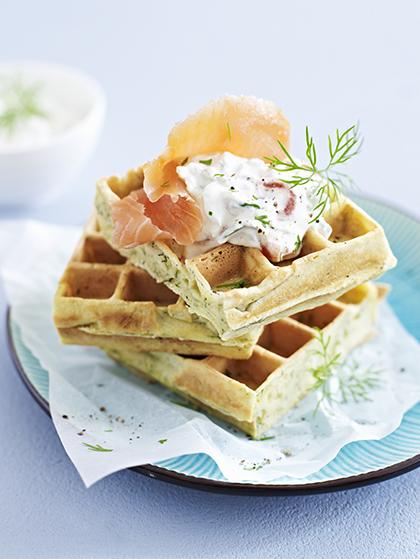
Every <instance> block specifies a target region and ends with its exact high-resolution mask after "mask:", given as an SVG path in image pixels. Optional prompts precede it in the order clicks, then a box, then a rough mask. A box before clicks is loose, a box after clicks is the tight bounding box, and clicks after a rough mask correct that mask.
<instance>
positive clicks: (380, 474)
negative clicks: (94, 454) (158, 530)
mask: <svg viewBox="0 0 420 559" xmlns="http://www.w3.org/2000/svg"><path fill="white" fill-rule="evenodd" d="M10 310H11V309H10V307H8V308H7V313H6V333H7V346H8V349H9V354H10V356H11V358H12V361H13V364H14V366H15V369H16V371H17V373H18V376H19V378H20V379H21V381H22V382H23V384H24V386H25V387H26V389H27V390H28V392H29V393H30V394H31V396H32V398H33V399H34V400H35V401H36V402H37V404H38V405H39V406H40V407H41V409H43V410H44V412H45V413H47V414H48V415H49V416H50V417H51V414H50V409H49V404H48V402H47V400H45V398H43V397H42V396H41V395H40V394H39V392H38V391H37V390H36V389H35V388H34V386H33V384H32V383H31V381H30V380H29V378H28V377H27V375H26V373H25V369H24V367H23V365H22V363H21V361H20V359H19V356H18V354H17V351H16V346H15V343H14V340H13V334H12V330H11V313H10ZM419 466H420V454H417V455H416V456H414V457H413V458H409V459H408V460H404V461H402V462H399V463H398V464H393V465H392V466H387V467H386V468H382V469H380V470H374V471H371V472H367V473H365V474H359V475H356V476H350V477H347V478H339V479H335V480H330V481H321V482H316V483H308V484H305V485H304V486H297V485H265V484H249V483H232V482H225V481H216V480H211V479H206V478H199V477H194V476H188V475H186V474H182V473H178V472H175V471H172V470H167V469H166V468H162V467H160V466H154V465H152V464H145V465H143V466H134V467H132V468H130V469H131V470H133V471H135V472H137V473H140V474H142V475H145V476H148V477H151V478H154V479H159V480H161V481H165V482H167V483H172V484H175V485H182V486H184V487H189V488H191V489H196V490H200V491H209V492H217V493H225V494H230V495H248V496H250V495H254V496H265V497H267V496H286V495H295V496H297V495H313V494H317V493H331V492H335V491H344V490H346V489H356V488H358V487H363V486H365V485H371V484H373V483H379V482H381V481H385V480H387V479H391V478H393V477H397V476H400V475H403V474H405V473H407V472H409V471H411V470H414V469H415V468H417V467H419Z"/></svg>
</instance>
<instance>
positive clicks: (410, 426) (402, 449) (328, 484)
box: [8, 196, 420, 495]
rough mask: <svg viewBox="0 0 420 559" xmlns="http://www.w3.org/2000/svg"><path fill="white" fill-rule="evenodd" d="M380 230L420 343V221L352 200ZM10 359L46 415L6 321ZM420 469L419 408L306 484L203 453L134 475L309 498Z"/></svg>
mask: <svg viewBox="0 0 420 559" xmlns="http://www.w3.org/2000/svg"><path fill="white" fill-rule="evenodd" d="M354 198H355V199H356V202H357V203H358V204H360V205H361V206H362V207H363V208H364V209H365V210H366V211H367V212H368V213H369V214H370V215H372V216H373V217H374V218H376V219H377V220H378V221H379V222H380V223H381V224H382V225H383V227H384V229H385V231H386V233H387V236H388V239H389V241H390V244H391V247H392V250H393V252H394V254H395V255H396V257H397V258H398V261H399V264H398V267H397V268H395V269H394V270H391V271H390V272H388V273H387V274H386V275H385V276H384V278H383V279H384V280H385V281H387V282H389V283H390V284H391V285H392V286H393V289H392V292H391V295H390V302H391V304H392V306H393V308H394V310H395V311H396V313H397V314H398V316H399V318H400V320H401V321H402V323H403V324H404V326H405V327H406V328H407V330H408V331H409V332H410V333H411V334H412V335H414V336H415V337H416V338H417V339H420V250H419V248H420V223H419V222H418V221H417V220H416V219H415V218H413V217H409V216H408V215H406V214H405V213H403V212H401V211H399V210H398V209H396V208H393V207H390V206H387V205H385V204H383V203H381V202H377V201H373V200H368V199H366V198H361V197H359V196H354ZM8 331H9V342H10V349H11V353H12V356H13V358H14V361H15V364H16V367H17V370H18V372H19V373H20V376H21V378H22V380H23V381H24V382H25V384H26V386H27V387H28V389H29V390H30V392H31V394H32V395H33V396H34V398H35V399H36V400H37V402H38V403H39V404H40V405H41V406H42V407H43V408H44V409H45V410H46V411H48V373H47V371H45V370H44V369H43V368H42V367H41V366H40V364H39V362H38V360H37V359H36V358H35V357H34V356H33V355H32V353H31V352H30V351H29V349H28V348H27V347H25V345H24V344H23V342H22V339H21V336H20V334H19V330H18V328H17V327H16V325H14V324H13V323H12V322H11V321H10V320H9V329H8ZM419 465H420V404H417V406H415V407H413V408H412V409H411V410H409V411H408V412H407V413H406V414H405V416H404V418H403V421H402V423H401V425H400V427H399V428H398V429H397V430H396V431H394V432H393V433H392V434H391V435H388V436H387V437H385V438H384V439H381V440H378V441H359V442H353V443H350V444H348V445H347V446H345V447H344V448H343V449H342V450H341V451H340V452H339V454H338V455H337V456H336V458H335V459H334V460H332V461H331V462H330V463H329V464H328V465H327V466H325V467H324V468H322V470H320V471H319V472H317V473H316V474H312V475H310V476H308V477H307V478H305V479H304V480H297V479H293V478H284V477H283V478H281V479H279V480H273V481H272V482H269V483H265V484H245V483H231V482H228V481H226V480H225V479H224V477H223V475H222V473H221V471H220V470H219V468H218V467H217V465H216V463H215V462H214V461H213V460H212V459H211V458H210V457H208V456H207V455H205V454H192V455H184V456H179V457H177V458H173V459H170V460H165V461H163V462H158V463H157V464H152V465H146V466H139V467H137V468H134V469H135V470H136V471H138V472H140V473H143V474H146V475H149V476H151V477H157V478H160V479H163V480H165V481H169V482H173V483H178V484H181V485H188V486H192V487H195V488H197V489H203V490H210V491H212V490H213V491H222V492H235V493H241V494H264V495H267V494H277V495H280V494H307V493H313V492H323V491H334V490H339V489H348V488H350V487H356V486H360V485H364V484H368V483H374V482H377V481H381V480H383V479H387V478H389V477H392V476H395V475H399V474H401V473H404V472H406V471H408V470H411V469H413V468H415V467H417V466H419Z"/></svg>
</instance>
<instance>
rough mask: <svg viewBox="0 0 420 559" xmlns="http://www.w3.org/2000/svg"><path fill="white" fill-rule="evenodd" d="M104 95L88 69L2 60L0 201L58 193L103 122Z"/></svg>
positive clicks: (26, 201) (24, 201) (16, 202)
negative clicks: (83, 70) (88, 73)
mask: <svg viewBox="0 0 420 559" xmlns="http://www.w3.org/2000/svg"><path fill="white" fill-rule="evenodd" d="M104 114H105V96H104V93H103V91H102V88H101V87H100V85H99V84H98V83H97V82H96V81H95V80H93V79H92V78H90V77H89V76H86V75H84V74H83V73H81V72H79V71H77V70H73V69H71V68H67V67H64V66H61V65H56V64H49V63H42V62H14V63H12V62H10V63H1V64H0V206H11V205H13V206H21V205H32V204H37V203H39V202H43V201H45V200H48V199H51V198H53V197H57V196H58V195H59V194H60V192H61V191H62V189H63V188H64V187H65V186H66V185H67V184H68V183H69V182H70V180H71V179H72V178H74V176H75V175H76V174H77V173H78V171H80V168H81V167H82V165H83V163H84V162H85V161H86V159H87V157H88V156H89V155H90V154H91V152H92V150H93V148H94V146H95V144H96V140H97V137H98V134H99V132H100V130H101V128H102V123H103V118H104Z"/></svg>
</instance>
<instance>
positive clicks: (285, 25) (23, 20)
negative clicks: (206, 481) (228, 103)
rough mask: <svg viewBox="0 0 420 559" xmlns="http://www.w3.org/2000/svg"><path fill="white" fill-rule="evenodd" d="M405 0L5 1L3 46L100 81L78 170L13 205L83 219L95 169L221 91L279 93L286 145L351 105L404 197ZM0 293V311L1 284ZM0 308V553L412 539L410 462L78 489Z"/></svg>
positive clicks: (409, 189) (368, 158)
mask: <svg viewBox="0 0 420 559" xmlns="http://www.w3.org/2000/svg"><path fill="white" fill-rule="evenodd" d="M291 6H293V7H291ZM418 6H419V5H418V3H417V2H415V1H414V0H413V1H411V2H410V1H400V2H398V3H397V4H396V3H395V2H383V1H382V2H379V1H371V2H365V1H359V2H358V1H355V0H353V1H352V2H351V3H348V4H344V3H343V2H336V1H335V2H326V1H317V2H309V1H308V2H296V1H293V2H291V1H290V0H289V2H287V3H286V2H280V1H277V2H274V1H273V2H269V1H264V0H260V1H259V2H255V1H244V0H242V1H230V2H226V1H225V2H222V1H220V0H217V1H213V2H200V1H196V2H193V1H188V2H187V1H178V2H169V1H168V2H157V1H155V2H150V3H149V2H147V3H146V2H139V1H138V2H134V1H133V2H128V1H121V0H120V1H118V2H116V1H115V2H105V1H103V0H102V1H97V2H94V1H88V0H83V1H81V0H77V1H73V2H72V3H71V7H69V3H64V2H53V1H52V0H51V1H46V0H44V1H37V2H30V1H26V2H22V1H17V0H13V1H7V0H6V2H5V1H3V2H2V3H1V12H0V13H1V15H0V19H1V22H2V25H1V33H0V59H3V60H7V59H16V58H21V59H22V58H33V59H46V60H51V61H56V62H62V63H67V64H70V65H74V66H78V67H81V68H83V69H84V70H86V71H88V72H89V73H91V74H93V75H94V76H95V77H97V78H98V79H99V80H100V81H101V82H102V84H103V85H104V87H105V89H106V92H107V95H108V102H109V107H108V118H107V122H106V126H105V130H104V134H103V137H102V139H101V141H100V143H99V146H98V149H97V151H96V153H95V155H94V157H93V158H92V159H91V160H90V162H89V165H88V166H87V167H86V169H85V171H84V173H83V174H82V176H81V177H79V179H78V180H77V181H75V182H74V184H72V185H71V186H70V188H69V190H68V192H67V193H66V195H65V196H64V198H63V199H62V200H61V201H60V202H59V203H55V204H54V205H53V206H50V207H46V208H41V209H37V210H34V211H32V212H28V213H29V214H30V215H32V216H36V217H40V218H43V219H48V220H50V221H58V222H62V223H64V222H66V223H82V222H83V220H84V219H85V217H86V216H87V215H88V213H89V211H90V208H91V203H92V196H93V188H94V180H95V179H96V178H97V177H98V176H100V175H106V174H110V173H114V172H115V173H117V172H122V171H124V170H125V169H127V168H128V167H130V166H134V165H136V164H138V163H140V162H141V161H143V160H144V159H147V158H149V157H151V156H153V155H154V154H155V153H156V152H157V151H158V150H159V149H160V147H161V146H162V144H163V142H164V137H165V134H166V133H167V130H168V128H169V126H170V124H172V122H173V121H174V120H177V119H180V118H182V117H183V116H185V114H187V113H188V112H190V111H192V110H194V109H195V108H198V107H199V106H200V105H201V104H203V103H204V102H205V101H206V100H207V99H209V98H211V97H214V96H217V95H220V94H223V93H225V92H231V93H253V94H256V95H258V96H261V97H267V98H271V99H273V100H275V101H276V102H278V103H279V104H280V105H281V106H282V107H283V108H284V110H285V111H286V113H287V114H288V116H289V117H290V120H291V121H292V123H293V130H294V132H293V139H294V142H293V143H294V146H295V150H296V151H297V152H299V150H300V149H301V147H302V145H303V143H302V132H303V129H304V126H305V124H306V123H308V124H311V126H312V129H313V131H314V133H315V134H320V135H321V134H322V135H325V133H326V132H327V131H329V130H330V129H333V128H334V127H335V126H345V125H347V124H348V123H352V122H353V121H354V120H356V119H360V121H361V125H362V130H363V132H364V135H365V137H366V142H365V149H364V152H363V154H362V155H361V156H360V158H359V160H358V161H357V162H355V165H354V167H353V169H354V173H353V174H354V176H355V178H356V179H358V181H359V183H360V184H361V187H362V189H363V190H366V191H368V192H369V193H372V194H375V195H377V196H381V197H382V198H385V199H387V200H389V201H393V202H396V203H397V204H398V205H399V206H403V207H405V208H407V209H409V210H411V211H412V212H415V213H417V214H419V213H420V212H419V205H420V194H419V181H418V154H419V152H420V141H419V138H418V136H417V132H418V126H419V121H420V118H419V117H420V105H419V102H418V100H419V90H420V87H419V86H420V78H419V71H418V67H419V53H420V40H419V38H418V29H419V27H420V10H419V7H418ZM391 156H393V157H394V158H395V162H393V161H392V160H391ZM0 187H1V188H5V187H7V185H0ZM28 213H26V214H23V215H28ZM0 226H1V223H0ZM0 304H1V308H2V309H3V311H2V312H3V313H4V308H5V306H4V297H2V296H1V295H0ZM0 320H1V328H0V386H1V390H0V426H1V433H0V453H1V454H0V455H1V460H0V557H7V558H8V559H9V558H10V559H14V558H19V559H20V558H26V557H31V558H32V559H36V558H43V559H45V558H47V559H49V558H54V559H55V558H58V559H61V558H71V559H73V558H74V559H76V558H77V559H78V558H83V559H84V558H114V557H116V558H118V559H125V558H137V557H141V558H152V559H154V558H158V559H160V558H170V559H172V558H177V557H183V558H186V557H188V558H189V557H194V558H199V557H209V558H210V557H211V558H213V557H223V558H224V557H226V558H236V557H238V558H245V557H258V558H259V557H263V558H266V557H267V558H271V557H273V558H274V557H287V558H288V559H294V558H301V557H305V558H306V557H308V558H310V557H315V558H323V557H329V558H334V559H335V558H346V559H347V558H353V557H354V558H359V557H364V558H369V559H375V558H381V559H386V558H396V559H398V558H400V557H401V558H403V557H414V556H415V555H416V554H418V553H419V540H418V531H419V520H420V513H419V491H418V486H419V481H420V472H412V473H410V474H407V475H405V476H404V477H401V478H397V479H394V480H391V481H387V482H385V483H383V484H380V485H376V486H371V487H366V488H363V489H357V490H354V491H347V492H343V493H337V494H330V495H319V496H311V497H300V498H293V497H288V498H251V497H245V498H238V497H228V496H223V495H210V494H205V493H199V492H195V491H192V490H188V489H183V488H178V487H173V486H170V485H167V484H163V483H161V482H158V481H154V480H150V479H147V478H144V477H142V476H139V475H137V474H134V473H132V472H122V473H119V474H116V475H114V476H112V477H110V478H108V479H106V480H104V481H102V482H99V483H98V484H97V485H95V486H94V487H93V488H91V489H90V490H86V489H85V488H84V487H83V485H82V483H81V481H80V479H79V478H78V476H77V473H76V472H75V470H74V468H73V466H72V464H71V463H70V462H69V460H68V458H67V456H66V455H65V453H64V451H63V449H62V447H61V445H60V442H59V440H58V438H57V437H56V435H55V432H54V430H53V427H52V424H51V422H50V420H49V418H48V417H47V416H46V415H45V414H44V413H43V412H41V410H40V409H39V408H38V407H37V405H36V404H35V403H34V402H33V401H32V400H31V398H30V396H29V395H28V394H27V392H26V390H25V388H24V387H23V386H22V385H21V383H20V381H19V380H18V378H17V376H16V374H15V372H14V370H13V366H12V364H11V361H10V359H9V357H8V354H7V351H6V347H5V343H4V329H3V316H1V317H0Z"/></svg>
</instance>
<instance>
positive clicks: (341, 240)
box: [54, 170, 395, 437]
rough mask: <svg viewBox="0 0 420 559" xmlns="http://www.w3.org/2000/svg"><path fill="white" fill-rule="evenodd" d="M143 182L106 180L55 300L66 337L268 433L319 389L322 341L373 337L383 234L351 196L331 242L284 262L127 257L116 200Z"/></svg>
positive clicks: (384, 264) (225, 254) (336, 210)
mask: <svg viewBox="0 0 420 559" xmlns="http://www.w3.org/2000/svg"><path fill="white" fill-rule="evenodd" d="M141 185H142V173H141V170H138V171H133V172H130V173H129V174H128V175H127V176H126V177H124V178H122V179H118V178H116V177H112V178H110V179H107V180H103V181H100V182H99V184H98V189H97V199H96V214H95V216H94V217H93V218H92V220H91V221H90V222H89V224H88V225H87V227H86V229H85V231H84V234H83V237H82V239H81V240H80V242H79V244H78V246H77V247H76V250H75V252H74V254H73V256H72V258H71V260H70V262H69V263H68V266H67V268H66V270H65V272H64V275H63V277H62V279H61V281H60V284H59V287H58V290H57V294H56V298H55V305H54V320H55V323H56V326H57V328H58V331H59V333H60V336H61V338H62V341H63V342H64V343H69V344H79V345H94V346H97V347H100V348H102V349H103V350H105V351H106V352H107V353H108V354H109V355H110V356H111V357H112V358H114V359H115V360H117V361H119V362H121V363H123V364H124V365H126V366H127V367H129V368H130V369H132V370H133V371H135V372H136V373H140V374H142V375H144V376H146V377H147V378H150V379H153V380H157V381H159V382H160V383H162V384H164V385H165V386H167V387H168V388H170V389H171V390H173V391H175V392H177V393H179V394H181V395H182V396H184V397H185V398H186V399H188V400H190V401H192V402H193V403H194V404H195V405H196V406H197V407H199V408H201V409H204V410H206V411H208V412H210V413H212V414H213V415H215V416H217V417H219V418H222V419H224V420H225V421H227V422H229V423H231V424H233V425H235V426H237V427H239V428H240V429H242V430H243V431H245V432H247V433H249V434H250V435H251V436H253V437H260V436H261V435H262V434H264V432H266V431H267V430H268V429H269V428H270V427H272V426H273V425H274V424H275V423H276V422H278V420H279V418H280V417H281V416H283V415H284V414H285V413H287V412H288V411H289V410H290V409H291V408H292V407H293V406H294V405H295V404H296V403H297V402H298V401H299V400H301V399H302V398H303V397H304V396H305V395H306V394H307V393H308V392H309V391H310V390H311V389H313V388H314V386H315V385H316V379H315V378H314V375H313V373H312V371H313V370H314V369H316V367H317V366H318V365H319V364H320V359H321V356H320V353H319V351H318V343H319V336H320V334H322V336H324V339H328V340H329V343H328V351H329V352H331V356H332V355H333V353H332V352H334V351H336V350H337V347H338V346H339V351H340V354H341V358H343V357H344V356H345V355H346V354H348V352H349V351H350V350H351V349H353V348H354V347H355V346H356V345H358V344H360V343H362V342H363V341H364V340H366V339H368V338H369V337H370V336H371V335H372V334H373V332H374V323H375V317H376V310H377V306H378V302H379V301H380V299H381V298H382V297H383V295H384V293H385V292H386V289H385V288H384V287H383V286H380V285H375V284H372V283H366V282H368V281H369V280H371V279H373V278H376V277H378V276H379V275H381V274H382V273H383V272H384V271H385V270H386V269H388V268H390V267H392V266H393V265H395V259H394V257H393V255H392V253H391V251H390V249H389V246H388V243H387V241H386V238H385V235H384V232H383V229H382V228H381V227H380V226H379V225H378V224H377V223H376V222H375V221H374V220H373V219H371V218H370V217H369V216H368V215H366V213H364V212H363V211H362V210H361V209H360V208H359V207H357V206H356V205H355V204H354V203H352V202H350V201H349V200H345V199H342V200H341V201H340V203H336V204H333V205H332V207H331V208H330V210H329V211H328V212H327V213H326V214H325V215H324V217H325V219H326V220H327V222H328V223H329V224H330V225H331V227H332V230H333V231H332V234H331V237H330V239H329V240H325V239H324V238H322V237H320V236H318V235H317V234H316V233H314V232H312V231H309V232H308V233H307V234H306V236H305V238H304V239H303V245H302V251H301V253H300V255H299V256H298V257H296V258H294V259H293V260H288V261H285V262H282V263H280V264H278V265H274V264H273V263H271V262H270V261H269V260H268V259H267V258H266V257H265V256H264V255H263V254H262V253H261V252H260V251H258V250H257V249H252V248H246V247H239V246H235V245H229V244H226V245H223V246H220V247H217V248H216V249H213V250H211V251H209V252H207V253H206V254H204V255H201V256H197V257H194V258H185V257H184V254H183V248H182V247H180V246H179V245H176V243H174V242H160V241H156V242H153V243H149V244H146V245H141V246H138V247H136V248H132V249H122V250H119V251H117V250H115V248H113V247H112V219H111V216H110V207H111V204H112V203H113V202H114V201H115V200H117V199H118V198H119V197H123V196H125V195H126V194H128V193H129V192H130V191H132V190H135V189H137V188H140V187H141ZM324 358H325V356H324Z"/></svg>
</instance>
